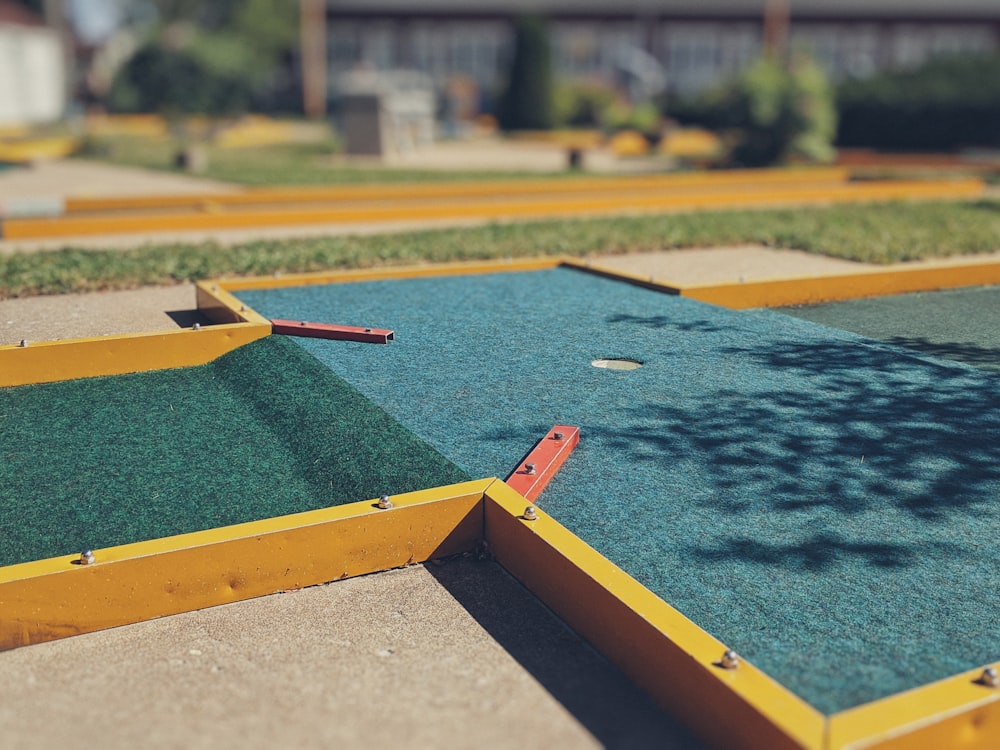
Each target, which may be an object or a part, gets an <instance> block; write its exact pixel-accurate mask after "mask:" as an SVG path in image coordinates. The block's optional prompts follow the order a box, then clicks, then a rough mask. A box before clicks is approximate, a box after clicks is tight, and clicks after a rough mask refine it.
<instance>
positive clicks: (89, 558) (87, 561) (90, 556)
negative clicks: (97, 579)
mask: <svg viewBox="0 0 1000 750" xmlns="http://www.w3.org/2000/svg"><path fill="white" fill-rule="evenodd" d="M95 562H97V558H96V557H94V550H92V549H85V550H84V551H83V552H81V553H80V565H93V564H94V563H95Z"/></svg>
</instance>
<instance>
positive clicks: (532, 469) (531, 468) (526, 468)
mask: <svg viewBox="0 0 1000 750" xmlns="http://www.w3.org/2000/svg"><path fill="white" fill-rule="evenodd" d="M524 472H525V473H526V474H534V473H536V472H535V465H534V464H525V465H524Z"/></svg>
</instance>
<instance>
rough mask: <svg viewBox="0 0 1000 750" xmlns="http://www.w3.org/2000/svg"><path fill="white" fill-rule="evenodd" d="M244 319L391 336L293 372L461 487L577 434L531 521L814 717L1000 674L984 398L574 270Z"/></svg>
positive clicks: (800, 324)
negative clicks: (731, 652) (801, 702)
mask: <svg viewBox="0 0 1000 750" xmlns="http://www.w3.org/2000/svg"><path fill="white" fill-rule="evenodd" d="M240 297H241V298H242V299H243V300H244V301H246V302H247V303H248V304H250V305H251V306H252V307H254V308H255V309H257V310H258V311H259V312H261V313H263V314H265V315H267V316H270V317H276V318H289V319H301V320H315V321H322V322H329V323H340V324H346V325H370V326H378V327H385V328H391V329H393V330H395V332H396V340H395V341H394V342H393V343H392V344H391V345H389V346H370V345H365V344H345V343H339V342H326V341H319V340H308V339H304V340H301V346H302V347H304V348H305V349H306V350H308V351H309V352H311V353H312V354H313V355H315V357H316V358H317V359H319V360H320V361H321V362H323V363H324V364H325V365H326V366H328V367H329V368H330V369H331V370H333V371H334V372H335V373H337V374H338V375H339V376H341V377H343V378H344V379H345V380H347V381H348V382H350V383H351V384H352V385H353V386H354V387H355V388H357V389H358V390H359V391H360V392H362V393H363V394H364V395H365V396H366V397H368V398H369V399H371V400H372V401H373V402H374V403H377V404H378V405H379V406H381V407H382V408H384V409H385V410H386V411H387V412H388V413H389V414H390V415H392V416H393V417H394V418H395V419H397V420H398V421H399V422H400V423H401V424H402V425H404V426H405V427H406V428H408V429H409V430H411V431H413V432H414V433H415V434H417V435H418V436H420V437H421V438H422V439H424V440H426V441H427V442H428V443H429V444H430V445H431V446H433V448H435V449H436V450H437V451H439V452H440V453H441V454H443V455H445V456H447V457H448V458H449V459H450V460H452V461H454V462H455V463H456V464H457V465H458V466H460V467H461V468H462V470H464V471H465V472H467V473H468V474H470V475H472V476H494V475H496V476H505V475H506V474H507V473H508V472H509V471H510V470H511V469H512V468H513V467H514V466H515V465H516V464H517V462H518V461H519V460H520V459H521V458H522V456H524V454H525V453H526V452H527V451H528V450H530V448H531V447H532V446H533V445H534V443H535V441H536V440H538V438H540V437H541V436H542V435H543V434H544V433H545V431H546V430H547V429H549V428H550V427H551V426H552V425H553V424H558V423H561V424H572V425H578V426H580V428H581V444H580V446H579V447H578V448H577V450H576V451H575V452H574V453H573V455H572V456H571V457H570V459H569V460H568V461H567V463H566V464H565V465H564V467H563V468H562V470H561V471H560V473H559V474H558V475H557V476H556V478H555V480H554V481H553V482H552V484H551V485H550V486H549V488H548V489H547V490H546V492H545V493H544V494H543V495H542V498H541V500H540V506H541V507H542V508H544V509H545V510H546V511H547V512H549V513H550V514H552V515H553V516H554V517H555V518H556V519H557V520H559V521H560V522H561V523H563V524H564V525H565V526H567V527H568V528H569V529H570V530H572V531H573V532H575V533H576V534H578V535H579V536H580V537H582V538H583V539H584V540H585V541H586V542H588V543H589V544H590V545H592V546H593V547H595V548H596V549H597V550H598V551H599V552H601V553H602V554H604V555H605V556H607V557H608V558H610V559H611V560H612V561H614V562H615V563H616V564H618V565H619V566H621V567H622V568H624V569H625V570H626V571H627V572H629V573H630V574H632V575H633V576H634V577H635V578H637V579H638V580H639V581H641V582H642V583H643V584H644V585H646V586H647V587H649V588H650V589H651V590H653V591H654V592H655V593H656V594H658V595H659V596H661V597H662V598H663V599H664V600H666V601H667V602H669V603H670V604H672V605H673V606H675V607H676V608H678V609H679V610H680V611H681V612H683V613H684V614H685V615H687V616H688V617H689V618H691V619H693V620H694V621H695V622H697V623H698V624H700V625H701V626H702V627H704V628H705V629H706V630H708V631H709V632H711V633H712V634H713V635H715V636H717V637H718V638H720V639H721V640H722V641H724V642H725V643H726V644H727V645H728V646H730V647H732V648H735V649H736V650H737V651H738V652H740V653H741V654H742V655H743V656H744V657H745V658H747V659H749V660H750V661H752V662H753V663H754V664H756V665H757V666H758V667H760V668H762V669H763V670H765V671H766V672H767V673H769V674H770V675H772V676H773V677H774V678H775V679H777V680H778V681H780V682H781V683H783V684H784V685H786V686H787V687H789V688H790V689H791V690H793V691H794V692H795V693H797V694H798V695H800V696H801V697H802V698H804V699H805V700H807V701H808V702H810V703H811V704H813V705H814V706H816V707H817V708H818V709H820V710H821V711H824V712H827V713H832V712H835V711H838V710H841V709H845V708H848V707H851V706H855V705H858V704H861V703H864V702H868V701H871V700H873V699H877V698H879V697H883V696H887V695H890V694H894V693H897V692H899V691H902V690H906V689H908V688H913V687H916V686H919V685H922V684H925V683H927V682H930V681H933V680H935V679H939V678H943V677H946V676H949V675H952V674H955V673H957V672H960V671H963V670H966V669H971V668H974V667H976V666H978V665H981V664H984V663H986V662H989V661H992V660H996V659H998V658H1000V646H997V641H998V636H1000V624H998V623H1000V621H998V620H997V618H995V617H993V615H992V614H991V613H992V608H993V604H994V602H995V601H996V586H997V581H1000V556H998V555H997V554H996V549H995V545H996V540H997V539H998V538H1000V519H998V513H997V511H998V503H1000V377H998V376H997V374H996V373H994V372H990V371H984V370H980V369H976V368H973V367H969V366H965V365H962V364H959V363H955V362H951V361H947V360H940V359H936V358H934V357H931V356H929V355H927V354H923V353H915V352H913V351H911V350H907V349H902V348H900V347H896V346H892V345H887V344H885V343H882V342H878V341H873V340H871V339H867V338H863V337H861V336H858V335H855V334H852V333H847V332H844V331H839V330H833V329H830V328H827V327H824V326H820V325H816V324H813V323H810V322H806V321H801V320H796V319H793V318H789V317H788V316H786V315H782V314H780V313H774V312H766V311H753V312H734V311H730V310H725V309H722V308H718V307H713V306H710V305H704V304H701V303H698V302H694V301H691V300H687V299H683V298H680V297H673V296H667V295H664V294H659V293H656V292H652V291H648V290H644V289H640V288H637V287H634V286H629V285H627V284H624V283H621V282H616V281H612V280H608V279H603V278H598V277H596V276H591V275H588V274H585V273H581V272H578V271H573V270H569V269H555V270H551V271H542V272H534V273H511V274H495V275H487V276H470V277H447V278H431V279H414V280H405V281H403V280H398V281H380V282H365V283H356V284H339V285H322V286H310V287H299V288H287V289H276V290H266V291H254V292H244V293H241V294H240ZM601 357H628V358H632V359H635V360H638V361H640V362H642V363H643V366H642V367H641V368H640V369H637V370H633V371H616V370H609V369H598V368H595V367H593V366H591V361H592V360H594V359H596V358H601Z"/></svg>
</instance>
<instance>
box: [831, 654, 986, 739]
mask: <svg viewBox="0 0 1000 750" xmlns="http://www.w3.org/2000/svg"><path fill="white" fill-rule="evenodd" d="M985 666H990V665H985ZM993 666H995V667H1000V664H996V665H993ZM983 669H984V667H980V668H977V669H973V670H970V671H968V672H964V673H962V674H959V675H955V676H953V677H949V678H947V679H944V680H940V681H938V682H934V683H931V684H930V685H924V686H922V687H918V688H914V689H913V690H908V691H906V692H904V693H898V694H897V695H892V696H889V697H887V698H883V699H881V700H878V701H874V702H872V703H868V704H866V705H863V706H858V707H856V708H852V709H848V710H846V711H842V712H840V713H837V714H834V715H833V716H831V717H830V719H829V726H830V729H829V746H830V747H831V748H851V749H852V750H855V749H857V750H860V749H861V748H884V749H885V750H889V749H890V748H892V749H894V750H895V749H899V750H903V749H904V748H907V749H909V748H927V750H938V748H947V747H961V748H983V750H992V748H995V747H997V744H998V742H1000V688H996V687H990V686H988V685H984V684H982V683H981V682H980V681H979V678H980V676H981V675H982V672H983Z"/></svg>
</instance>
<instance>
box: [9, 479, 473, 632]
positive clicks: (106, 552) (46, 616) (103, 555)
mask: <svg viewBox="0 0 1000 750" xmlns="http://www.w3.org/2000/svg"><path fill="white" fill-rule="evenodd" d="M489 484H490V480H480V481H474V482H465V483H462V484H456V485H450V486H447V487H439V488H435V489H431V490H423V491H421V492H412V493H408V494H404V495H397V496H394V497H393V498H392V503H393V505H394V507H393V508H391V509H388V510H383V509H380V508H379V507H378V504H377V502H375V501H365V502H360V503H352V504H350V505H342V506H339V507H333V508H327V509H324V510H316V511H310V512H307V513H298V514H295V515H289V516H281V517H279V518H272V519H267V520H263V521H254V522H252V523H245V524H239V525H236V526H228V527H224V528H220V529H210V530H207V531H200V532H196V533H192V534H184V535H181V536H174V537H167V538H164V539H156V540H153V541H148V542H138V543H136V544H127V545H123V546H119V547H110V548H107V549H97V550H94V554H95V557H96V562H95V563H94V564H92V565H79V564H75V563H76V562H77V561H78V557H79V556H78V555H74V556H67V557H57V558H51V559H48V560H42V561H39V562H29V563H24V564H20V565H12V566H9V567H6V568H0V612H2V613H3V616H2V617H0V650H3V649H10V648H16V647H18V646H25V645H28V644H31V643H39V642H42V641H49V640H54V639H57V638H63V637H66V636H71V635H76V634H79V633H87V632H92V631H95V630H101V629H104V628H109V627H114V626H117V625H124V624H127V623H133V622H140V621H143V620H149V619H152V618H155V617H162V616H164V615H170V614H178V613H180V612H189V611H192V610H195V609H201V608H203V607H209V606H213V605H217V604H226V603H229V602H234V601H240V600H243V599H249V598H252V597H256V596H263V595H265V594H271V593H275V592H278V591H283V590H288V589H298V588H302V587H305V586H312V585H316V584H320V583H326V582H328V581H333V580H338V579H341V578H347V577H350V576H356V575H362V574H365V573H373V572H376V571H381V570H387V569H390V568H396V567H400V566H404V565H409V564H412V563H417V562H423V561H425V560H428V559H431V558H434V557H442V556H445V555H451V554H456V553H458V552H467V551H471V550H472V549H473V548H474V547H475V546H476V544H477V543H478V542H479V540H480V539H481V538H482V527H483V521H482V496H483V492H484V490H485V488H486V487H487V486H488V485H489Z"/></svg>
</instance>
